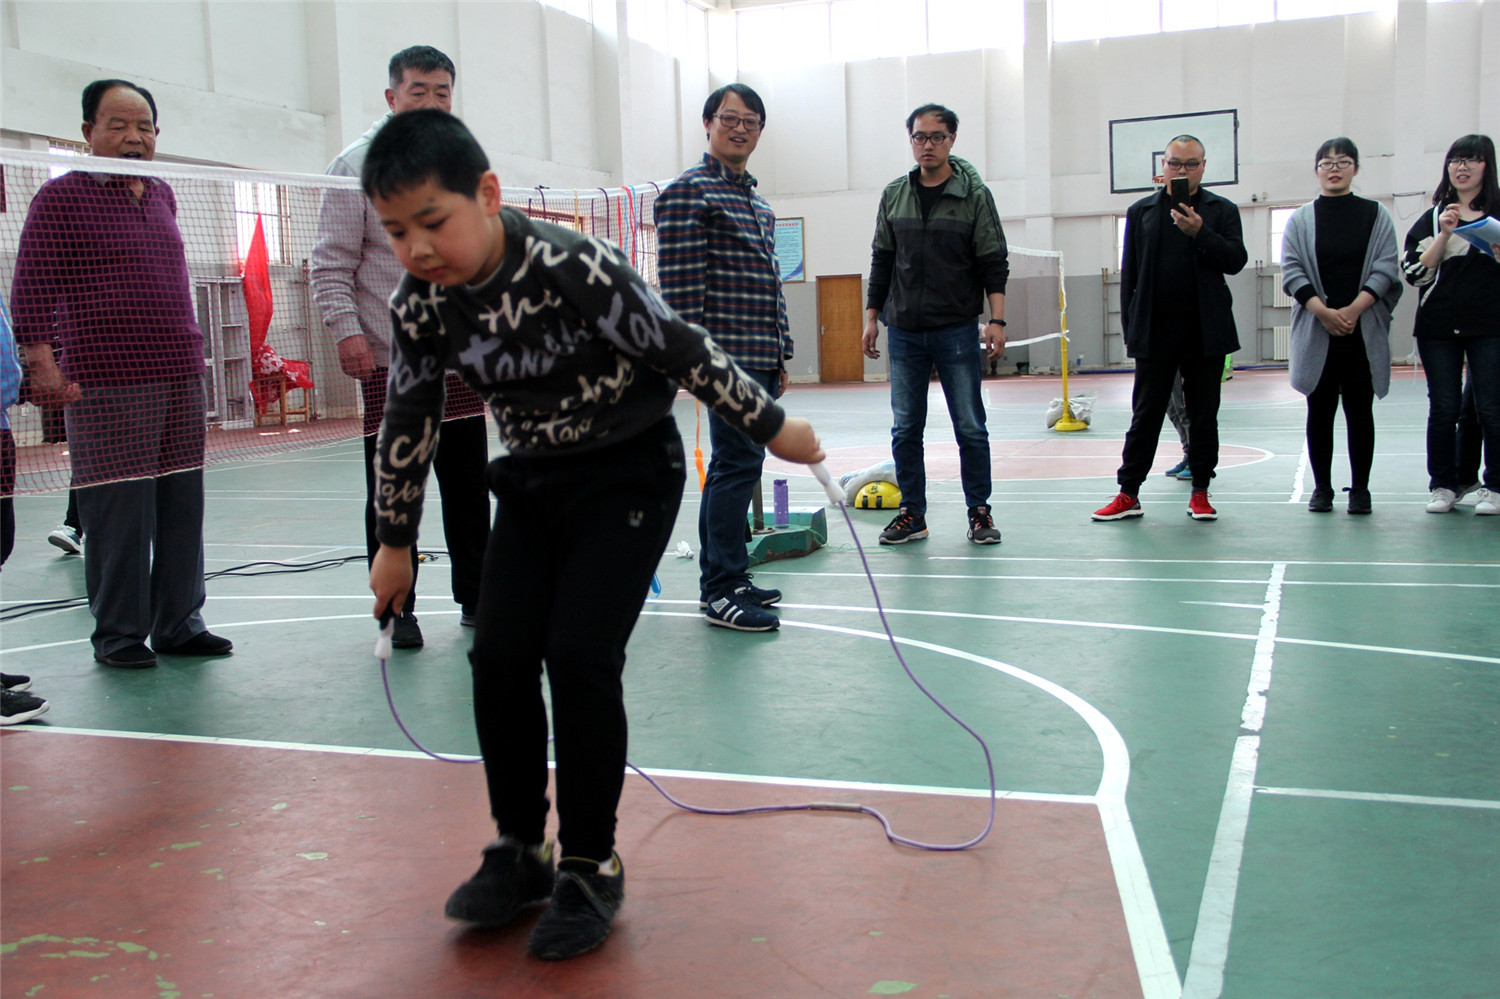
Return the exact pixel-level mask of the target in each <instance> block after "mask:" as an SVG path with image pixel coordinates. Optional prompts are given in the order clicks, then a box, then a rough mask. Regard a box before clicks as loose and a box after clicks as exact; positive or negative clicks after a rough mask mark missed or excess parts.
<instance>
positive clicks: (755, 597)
mask: <svg viewBox="0 0 1500 999" xmlns="http://www.w3.org/2000/svg"><path fill="white" fill-rule="evenodd" d="M729 592H730V593H732V594H733V595H734V596H735V597H736V598H737V599H738V600H739V601H740V603H742V604H747V605H750V606H755V607H770V606H771V605H772V604H775V603H780V602H781V591H780V590H769V589H766V588H765V587H764V586H756V585H755V584H754V583H741V584H740V585H739V586H736V587H735V588H734V589H733V590H730V591H729ZM698 609H699V610H708V600H707V599H706V598H704V597H702V596H699V597H698Z"/></svg>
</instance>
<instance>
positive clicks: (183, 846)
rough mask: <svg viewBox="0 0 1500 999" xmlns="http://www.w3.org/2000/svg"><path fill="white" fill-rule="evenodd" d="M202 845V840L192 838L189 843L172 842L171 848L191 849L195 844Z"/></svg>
mask: <svg viewBox="0 0 1500 999" xmlns="http://www.w3.org/2000/svg"><path fill="white" fill-rule="evenodd" d="M202 845H203V841H202V840H201V839H200V840H194V841H193V842H191V843H173V844H172V849H174V850H191V849H192V848H193V847H195V846H202Z"/></svg>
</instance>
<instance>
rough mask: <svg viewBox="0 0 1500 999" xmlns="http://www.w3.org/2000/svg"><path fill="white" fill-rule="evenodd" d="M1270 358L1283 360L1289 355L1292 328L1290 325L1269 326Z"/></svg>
mask: <svg viewBox="0 0 1500 999" xmlns="http://www.w3.org/2000/svg"><path fill="white" fill-rule="evenodd" d="M1271 334H1272V339H1271V360H1273V361H1285V360H1286V359H1287V358H1288V357H1290V356H1291V348H1292V328H1291V327H1290V326H1273V327H1271Z"/></svg>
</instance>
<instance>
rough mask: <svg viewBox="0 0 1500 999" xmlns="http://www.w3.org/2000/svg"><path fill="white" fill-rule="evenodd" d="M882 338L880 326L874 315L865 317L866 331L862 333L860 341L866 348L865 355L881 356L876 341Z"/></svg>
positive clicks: (869, 356) (872, 357)
mask: <svg viewBox="0 0 1500 999" xmlns="http://www.w3.org/2000/svg"><path fill="white" fill-rule="evenodd" d="M879 339H880V327H879V326H878V325H877V324H876V322H875V317H874V316H869V317H867V318H866V319H865V331H864V333H863V334H861V335H860V338H859V342H860V346H862V347H863V348H864V350H865V356H866V357H868V358H871V359H875V358H878V357H880V348H879V347H876V346H875V344H876V342H877V341H878V340H879Z"/></svg>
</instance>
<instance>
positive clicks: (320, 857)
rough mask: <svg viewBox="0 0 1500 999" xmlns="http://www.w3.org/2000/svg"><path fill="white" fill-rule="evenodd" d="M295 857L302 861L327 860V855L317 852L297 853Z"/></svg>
mask: <svg viewBox="0 0 1500 999" xmlns="http://www.w3.org/2000/svg"><path fill="white" fill-rule="evenodd" d="M297 856H299V857H301V858H302V859H303V860H327V859H328V854H326V853H322V852H319V851H314V852H312V853H299V854H297Z"/></svg>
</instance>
